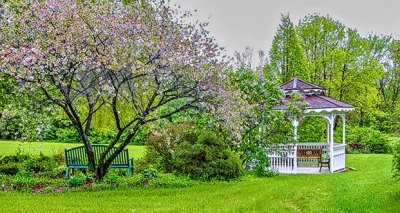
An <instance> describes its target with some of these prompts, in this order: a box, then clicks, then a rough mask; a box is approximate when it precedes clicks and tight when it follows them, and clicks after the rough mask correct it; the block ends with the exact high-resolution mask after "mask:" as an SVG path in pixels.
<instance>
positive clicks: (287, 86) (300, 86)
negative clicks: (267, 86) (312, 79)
mask: <svg viewBox="0 0 400 213" xmlns="http://www.w3.org/2000/svg"><path fill="white" fill-rule="evenodd" d="M280 88H281V89H283V90H285V91H289V90H323V88H322V87H320V86H317V85H315V84H312V83H309V82H306V81H304V80H302V79H300V78H293V79H291V80H290V81H288V82H286V83H284V84H282V85H281V86H280Z"/></svg>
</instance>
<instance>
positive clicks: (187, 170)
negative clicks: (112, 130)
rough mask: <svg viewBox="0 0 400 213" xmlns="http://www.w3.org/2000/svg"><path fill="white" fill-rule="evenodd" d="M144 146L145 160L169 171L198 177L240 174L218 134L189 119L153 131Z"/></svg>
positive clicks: (237, 161) (217, 178)
mask: <svg viewBox="0 0 400 213" xmlns="http://www.w3.org/2000/svg"><path fill="white" fill-rule="evenodd" d="M147 146H148V150H147V153H146V157H145V159H146V161H148V162H151V163H150V164H151V165H154V166H156V167H157V168H159V169H161V170H162V171H165V172H168V173H169V172H174V173H176V174H179V175H187V176H189V177H191V178H193V179H201V180H213V179H215V180H230V179H233V178H237V177H240V176H241V175H242V174H243V169H242V167H241V165H240V163H239V162H240V161H239V158H238V157H237V156H236V155H235V154H234V153H233V151H232V150H231V149H230V147H229V146H228V144H227V143H226V142H225V141H224V140H222V138H221V137H219V136H218V135H217V134H216V133H215V132H211V131H207V130H200V129H196V128H195V127H194V126H193V125H192V124H191V123H188V122H185V123H181V124H168V125H167V126H166V127H165V128H164V129H162V130H161V131H160V132H157V133H152V134H151V135H150V136H149V139H148V141H147Z"/></svg>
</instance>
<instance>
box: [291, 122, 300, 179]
mask: <svg viewBox="0 0 400 213" xmlns="http://www.w3.org/2000/svg"><path fill="white" fill-rule="evenodd" d="M292 124H293V140H294V158H293V172H294V173H297V142H298V139H299V136H298V135H297V127H298V126H299V121H298V120H297V119H296V118H294V119H293V120H292Z"/></svg>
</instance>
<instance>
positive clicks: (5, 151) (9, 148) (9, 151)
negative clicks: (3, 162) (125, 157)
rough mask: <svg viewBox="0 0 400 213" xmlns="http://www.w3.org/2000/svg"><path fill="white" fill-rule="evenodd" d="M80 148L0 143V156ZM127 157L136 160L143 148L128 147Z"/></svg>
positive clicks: (65, 144)
mask: <svg viewBox="0 0 400 213" xmlns="http://www.w3.org/2000/svg"><path fill="white" fill-rule="evenodd" d="M76 146H81V144H78V143H75V144H73V143H55V142H17V141H0V155H13V154H15V152H16V151H17V149H18V147H19V148H20V149H21V150H22V151H23V152H29V153H32V154H34V155H38V154H39V153H40V152H43V154H45V155H54V154H57V153H60V152H63V151H64V149H68V148H72V147H76ZM127 148H128V150H129V156H131V157H133V158H135V159H137V158H139V157H142V156H143V154H144V150H145V147H144V146H134V145H128V147H127Z"/></svg>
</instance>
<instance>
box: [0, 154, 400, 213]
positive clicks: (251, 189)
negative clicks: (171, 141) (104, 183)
mask: <svg viewBox="0 0 400 213" xmlns="http://www.w3.org/2000/svg"><path fill="white" fill-rule="evenodd" d="M391 165H392V156H391V155H374V154H357V155H356V154H354V155H347V166H349V167H354V168H356V171H348V172H344V173H335V174H321V175H279V176H276V177H273V178H251V177H247V178H244V180H242V181H235V182H230V183H216V184H213V185H209V184H207V185H206V184H205V185H200V186H193V187H187V188H151V187H147V188H146V187H145V188H137V187H134V188H129V189H124V190H122V189H120V190H114V191H96V192H67V193H63V194H31V193H9V192H8V193H5V192H1V193H0V209H1V211H4V212H399V211H400V182H395V181H394V180H393V179H392V178H391V176H392V174H391Z"/></svg>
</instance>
